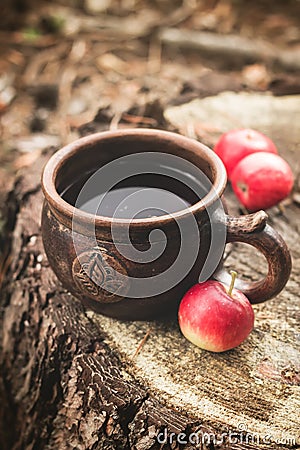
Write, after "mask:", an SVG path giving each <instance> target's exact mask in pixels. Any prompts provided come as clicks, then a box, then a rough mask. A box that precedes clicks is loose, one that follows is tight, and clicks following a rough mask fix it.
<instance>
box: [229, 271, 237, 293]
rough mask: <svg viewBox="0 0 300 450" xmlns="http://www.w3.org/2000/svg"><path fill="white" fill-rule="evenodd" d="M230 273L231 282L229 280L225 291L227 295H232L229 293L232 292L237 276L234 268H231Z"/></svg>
mask: <svg viewBox="0 0 300 450" xmlns="http://www.w3.org/2000/svg"><path fill="white" fill-rule="evenodd" d="M230 275H231V282H230V286H229V289H228V291H227V293H228V295H230V297H232V295H231V294H232V290H233V287H234V283H235V279H236V277H237V273H236V272H235V271H234V270H231V271H230Z"/></svg>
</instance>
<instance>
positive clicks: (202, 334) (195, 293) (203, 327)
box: [178, 280, 254, 352]
mask: <svg viewBox="0 0 300 450" xmlns="http://www.w3.org/2000/svg"><path fill="white" fill-rule="evenodd" d="M232 285H233V283H232ZM231 289H232V287H231ZM178 320H179V327H180V329H181V332H182V334H183V335H184V336H185V337H186V339H188V340H189V341H190V342H192V343H193V344H195V345H197V346H198V347H200V348H203V349H205V350H209V351H212V352H224V351H225V350H230V349H232V348H234V347H237V346H238V345H239V344H241V343H242V342H243V341H244V340H245V339H246V338H247V337H248V335H249V334H250V332H251V330H252V329H253V324H254V312H253V309H252V306H251V303H250V302H249V300H248V299H247V297H246V296H245V295H244V294H243V293H242V292H241V291H239V290H237V289H232V291H231V293H229V292H227V291H226V288H225V286H224V285H223V284H222V283H220V282H218V281H213V280H209V281H205V282H204V283H200V284H196V285H195V286H193V287H192V288H191V289H189V291H188V292H187V293H186V294H185V296H184V297H183V299H182V301H181V303H180V306H179V311H178Z"/></svg>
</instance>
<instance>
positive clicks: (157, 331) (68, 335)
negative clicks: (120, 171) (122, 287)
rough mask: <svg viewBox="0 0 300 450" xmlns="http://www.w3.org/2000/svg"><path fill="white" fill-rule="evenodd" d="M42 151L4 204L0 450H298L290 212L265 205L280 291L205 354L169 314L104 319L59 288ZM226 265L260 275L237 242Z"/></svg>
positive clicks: (298, 361)
mask: <svg viewBox="0 0 300 450" xmlns="http://www.w3.org/2000/svg"><path fill="white" fill-rule="evenodd" d="M50 154H51V151H47V152H45V153H44V154H43V156H42V157H41V158H40V159H39V160H38V161H37V162H36V163H35V164H34V165H33V166H32V167H31V168H30V169H26V172H24V173H23V174H22V175H21V176H20V177H19V178H18V180H17V181H16V183H15V186H14V189H13V190H12V191H11V192H10V194H9V196H8V200H7V229H6V241H7V250H8V254H9V256H8V260H7V265H6V266H8V263H9V267H8V269H7V270H6V274H5V280H4V282H3V286H2V296H1V343H2V346H1V347H2V348H1V356H0V358H1V371H2V379H1V383H0V393H1V423H0V432H1V440H0V446H1V449H3V450H19V449H22V450H29V449H35V450H37V449H45V450H58V449H59V450H65V449H78V450H79V449H80V450H83V449H91V450H92V449H93V450H95V449H135V450H148V449H168V448H172V449H175V448H185V449H195V448H203V449H217V448H218V449H225V448H226V449H227V448H230V449H237V450H238V449H256V448H258V449H265V450H267V449H277V448H282V449H287V448H300V440H299V428H300V427H299V425H300V422H299V405H300V332H299V325H300V300H299V291H300V280H299V269H300V242H299V207H297V205H296V204H295V203H290V204H289V205H288V206H287V207H286V209H285V212H284V214H282V213H281V212H278V210H277V209H276V208H275V209H274V210H273V211H272V215H271V218H270V220H271V222H272V225H273V226H274V227H275V228H276V229H277V230H278V231H279V232H280V233H281V234H282V235H283V237H284V238H285V239H286V241H287V243H288V245H289V246H290V248H291V252H292V256H293V272H292V275H291V278H290V281H289V282H288V285H287V286H286V288H285V290H284V291H283V292H282V293H281V294H280V295H279V296H277V297H276V298H275V299H273V300H271V301H269V302H266V303H264V304H261V305H256V306H255V307H254V309H255V313H256V323H255V328H254V331H253V332H252V333H251V335H250V337H249V339H248V340H247V341H246V342H244V343H243V344H242V345H241V346H239V347H238V348H236V349H234V350H232V351H228V352H225V353H221V354H212V353H209V352H205V351H202V350H200V349H198V348H196V347H194V346H193V345H192V344H190V343H189V342H187V341H186V340H185V339H184V338H183V337H182V335H181V334H180V332H179V330H178V326H177V322H176V318H174V317H169V318H164V319H161V320H156V321H153V322H122V321H118V320H115V319H110V318H107V317H104V316H100V315H97V314H95V313H93V312H91V311H88V310H85V309H84V308H83V307H82V305H81V304H80V302H79V301H78V300H76V299H75V298H73V297H72V296H71V295H70V294H69V293H68V292H67V291H65V290H64V289H63V288H62V286H61V285H60V283H59V282H58V280H57V279H56V277H55V275H54V274H53V272H52V270H51V269H50V267H49V265H48V263H47V259H46V256H45V254H44V250H43V245H42V240H41V234H40V213H41V207H42V201H43V199H42V193H41V188H40V173H41V169H42V166H43V165H44V163H45V161H46V160H47V158H48V157H49V156H50ZM296 161H297V158H295V162H296ZM230 195H231V194H230V193H229V196H228V198H229V206H230V205H234V203H233V202H230ZM231 212H233V213H234V212H235V213H237V211H231ZM226 265H227V266H228V267H229V266H231V267H234V268H235V269H236V270H237V271H238V272H239V274H241V275H243V276H245V277H248V278H251V279H253V278H254V279H255V278H258V277H259V276H260V275H261V274H262V273H263V272H264V270H265V266H264V262H263V261H262V260H261V258H260V256H259V255H257V254H255V252H254V251H253V250H251V249H249V248H248V247H247V246H246V245H238V246H232V247H231V249H230V250H229V251H228V252H227V255H226Z"/></svg>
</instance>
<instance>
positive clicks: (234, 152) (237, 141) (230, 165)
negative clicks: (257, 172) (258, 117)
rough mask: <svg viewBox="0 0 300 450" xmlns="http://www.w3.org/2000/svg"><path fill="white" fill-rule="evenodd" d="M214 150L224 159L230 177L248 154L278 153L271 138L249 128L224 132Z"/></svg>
mask: <svg viewBox="0 0 300 450" xmlns="http://www.w3.org/2000/svg"><path fill="white" fill-rule="evenodd" d="M214 151H215V152H216V154H217V155H218V156H219V157H220V158H221V160H222V161H223V163H224V166H225V168H226V170H227V176H228V178H229V179H231V175H232V172H233V170H234V169H235V167H236V165H237V164H238V163H239V162H240V161H241V160H242V159H243V158H245V157H246V156H248V155H251V154H252V153H257V152H268V153H275V154H277V153H278V152H277V148H276V147H275V144H274V143H273V142H272V141H271V139H269V138H268V137H267V136H265V135H264V134H262V133H260V132H259V131H255V130H251V129H247V128H242V129H238V130H231V131H228V133H225V134H223V135H222V136H221V137H220V139H219V141H218V142H217V144H216V145H215V147H214Z"/></svg>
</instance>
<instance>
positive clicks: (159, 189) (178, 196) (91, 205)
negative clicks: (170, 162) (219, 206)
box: [61, 168, 207, 219]
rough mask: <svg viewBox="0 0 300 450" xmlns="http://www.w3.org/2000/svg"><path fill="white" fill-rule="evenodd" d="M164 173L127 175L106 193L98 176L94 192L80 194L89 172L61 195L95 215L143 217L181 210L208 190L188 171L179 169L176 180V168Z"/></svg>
mask: <svg viewBox="0 0 300 450" xmlns="http://www.w3.org/2000/svg"><path fill="white" fill-rule="evenodd" d="M165 170H166V169H165ZM166 172H167V174H166V175H160V174H155V173H144V174H139V175H134V176H130V177H128V178H126V179H125V180H122V181H121V182H119V183H117V184H116V185H115V186H114V187H113V188H112V189H111V190H109V191H108V192H106V191H105V190H104V191H103V188H102V186H101V177H99V181H98V182H97V183H96V184H95V186H96V187H97V190H96V192H95V188H94V189H91V190H87V192H86V193H84V194H83V192H84V191H82V188H84V186H85V183H86V181H87V180H88V179H89V177H91V175H92V173H90V174H86V175H84V176H83V177H81V178H80V179H79V180H78V181H77V182H76V183H74V184H73V185H71V186H69V187H68V188H67V189H66V190H65V191H64V192H63V193H62V194H61V196H62V197H63V199H64V200H66V201H67V202H68V203H70V204H72V205H73V206H76V207H77V208H79V209H81V210H82V211H85V212H88V213H91V214H96V215H98V216H105V217H114V218H118V219H145V218H151V217H159V216H162V215H165V214H171V213H175V212H178V211H182V210H184V209H185V208H187V207H189V206H191V205H192V204H194V203H196V202H198V201H199V200H200V198H202V197H203V196H204V195H205V194H206V193H207V192H206V190H205V189H204V188H203V186H202V185H200V184H199V180H197V179H196V178H195V179H194V178H193V176H191V174H186V173H183V172H182V173H180V178H181V179H180V180H179V179H178V170H176V171H173V170H172V169H171V168H169V169H168V170H166ZM168 172H169V173H168ZM84 190H85V188H84ZM195 191H196V192H195ZM199 192H200V193H202V194H203V195H199Z"/></svg>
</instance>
